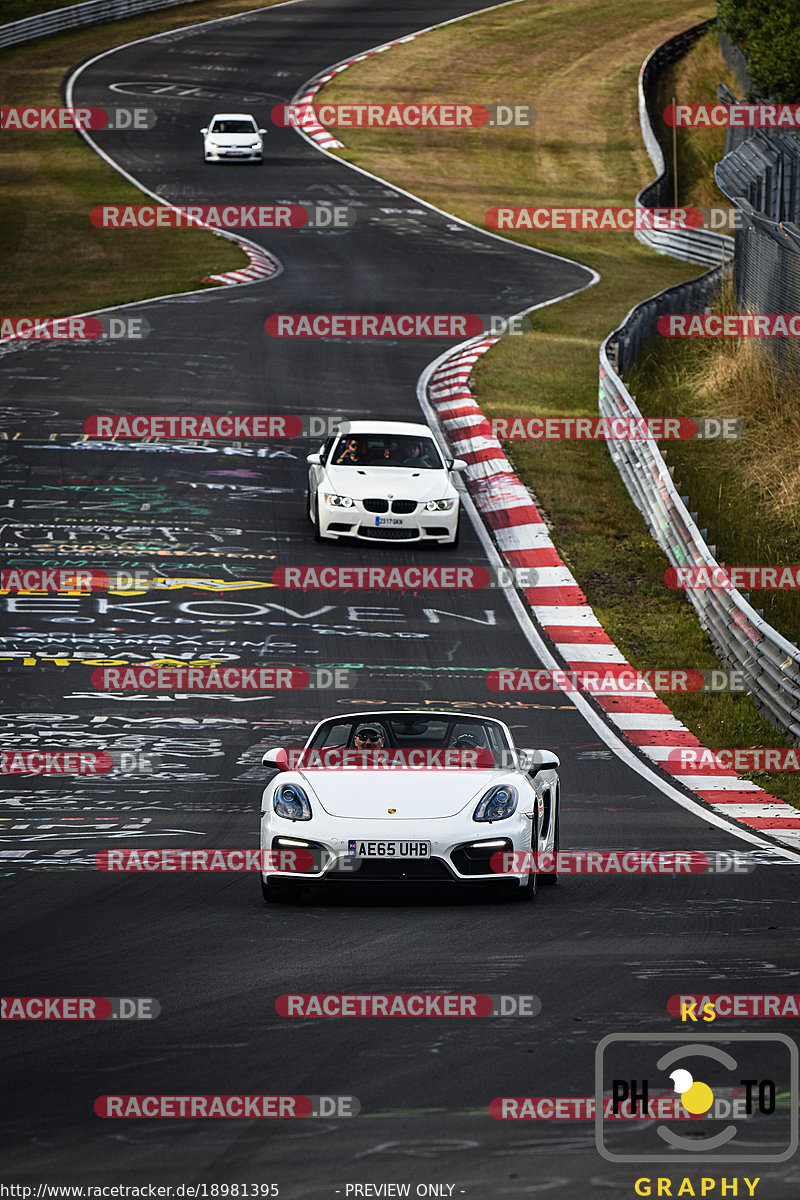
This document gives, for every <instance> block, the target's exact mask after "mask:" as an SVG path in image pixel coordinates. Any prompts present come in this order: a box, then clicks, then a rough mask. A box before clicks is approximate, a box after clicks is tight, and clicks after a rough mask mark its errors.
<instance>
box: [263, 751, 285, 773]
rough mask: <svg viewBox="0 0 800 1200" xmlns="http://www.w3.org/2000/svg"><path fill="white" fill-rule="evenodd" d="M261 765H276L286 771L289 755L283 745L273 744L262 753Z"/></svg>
mask: <svg viewBox="0 0 800 1200" xmlns="http://www.w3.org/2000/svg"><path fill="white" fill-rule="evenodd" d="M261 765H262V767H277V768H278V770H279V771H288V770H289V755H288V754H287V753H286V751H285V750H284V748H283V746H273V748H272V749H271V750H267V751H266V752H265V753H264V754H263V755H262V757H261Z"/></svg>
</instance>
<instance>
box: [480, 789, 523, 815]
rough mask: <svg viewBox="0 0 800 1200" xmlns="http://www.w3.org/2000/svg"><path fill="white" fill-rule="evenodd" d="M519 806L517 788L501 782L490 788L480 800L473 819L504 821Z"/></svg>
mask: <svg viewBox="0 0 800 1200" xmlns="http://www.w3.org/2000/svg"><path fill="white" fill-rule="evenodd" d="M516 807H517V789H516V788H514V787H511V785H510V784H499V785H498V786H496V787H493V788H490V789H489V791H488V792H486V794H485V795H484V796H482V797H481V799H480V801H479V802H478V807H477V808H476V809H475V812H474V813H473V814H472V819H473V821H502V820H503V819H504V817H510V816H511V814H512V813H513V812H514V811H515V810H516Z"/></svg>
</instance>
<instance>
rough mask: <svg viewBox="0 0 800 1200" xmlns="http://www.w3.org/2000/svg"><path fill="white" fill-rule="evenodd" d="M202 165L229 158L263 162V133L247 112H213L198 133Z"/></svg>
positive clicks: (264, 130)
mask: <svg viewBox="0 0 800 1200" xmlns="http://www.w3.org/2000/svg"><path fill="white" fill-rule="evenodd" d="M200 132H201V133H202V135H203V157H204V158H205V161H206V162H222V161H223V160H228V161H231V160H233V159H239V160H240V161H241V160H248V159H249V160H250V161H253V162H263V161H264V141H263V138H264V134H265V133H266V132H267V131H266V129H259V127H258V125H256V119H255V117H252V116H251V115H250V113H215V115H214V116H213V117H212V118H211V123H210V124H209V125H207V126H205V127H204V128H203V129H201V130H200Z"/></svg>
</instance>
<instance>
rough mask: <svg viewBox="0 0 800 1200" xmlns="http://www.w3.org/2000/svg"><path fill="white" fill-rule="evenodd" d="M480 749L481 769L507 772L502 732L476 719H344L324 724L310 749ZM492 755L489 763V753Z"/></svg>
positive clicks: (508, 749) (508, 751) (508, 750)
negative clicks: (504, 770) (481, 752)
mask: <svg viewBox="0 0 800 1200" xmlns="http://www.w3.org/2000/svg"><path fill="white" fill-rule="evenodd" d="M384 747H387V748H390V749H400V750H428V749H429V750H440V749H458V750H481V751H483V752H484V753H483V754H481V756H480V757H481V763H480V765H481V766H482V767H486V768H488V769H492V768H497V769H498V770H500V769H506V768H507V767H508V765H509V762H510V758H511V747H510V746H509V745H508V743H507V741H506V739H505V736H504V734H503V731H502V730H501V729H500V727H499V726H498V725H495V724H494V723H493V722H491V721H482V720H480V718H477V717H461V716H459V717H431V718H428V717H426V716H424V715H423V716H420V717H405V716H397V715H394V716H392V715H388V714H386V713H381V714H380V715H378V716H376V717H375V718H371V717H364V716H363V715H362V716H360V717H342V718H338V717H337V718H332V719H331V720H330V721H326V722H324V724H322V725H321V726H320V727H319V729H318V730H317V731H316V733H315V734H314V736H313V738H312V739H311V741H310V742H309V743H308V749H313V750H323V749H325V750H330V749H351V748H352V749H373V750H375V749H382V748H384ZM487 751H488V753H489V754H490V755H491V760H489V757H488V754H486V752H487Z"/></svg>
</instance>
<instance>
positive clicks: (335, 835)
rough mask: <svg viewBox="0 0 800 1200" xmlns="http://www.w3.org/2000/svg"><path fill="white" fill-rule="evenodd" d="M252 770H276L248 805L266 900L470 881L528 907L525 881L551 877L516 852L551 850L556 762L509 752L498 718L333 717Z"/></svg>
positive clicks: (543, 755) (555, 837)
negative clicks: (334, 887) (257, 831)
mask: <svg viewBox="0 0 800 1200" xmlns="http://www.w3.org/2000/svg"><path fill="white" fill-rule="evenodd" d="M262 762H263V764H264V765H265V766H270V767H273V768H275V770H276V771H277V774H276V775H275V776H274V778H273V779H272V780H271V781H270V783H268V784H267V786H266V787H265V789H264V792H263V795H262V798H261V850H262V851H263V852H270V853H268V854H265V857H264V861H263V863H262V867H263V871H262V874H261V890H262V894H263V896H264V899H265V900H267V901H273V900H284V899H290V898H293V897H297V896H299V895H301V894H302V893H303V892H304V891H305V890H306V889H308V888H309V887H311V886H313V885H318V884H324V883H330V882H336V883H346V884H349V885H355V884H358V883H362V884H364V885H367V884H380V883H389V884H400V885H403V884H413V883H417V884H427V885H436V884H462V885H476V884H479V885H485V886H488V887H491V888H492V889H493V890H494V892H495V893H497V892H498V891H499V892H506V893H507V894H508V895H511V896H518V897H519V898H520V899H532V898H533V897H534V895H535V893H536V885H537V880H538V882H542V883H554V882H555V880H556V875H555V874H554V873H548V874H543V873H542V872H541V871H538V872H537V869H536V862H535V859H534V858H533V856H532V855H531V853H530V852H531V851H533V852H538V853H544V852H550V853H552V852H555V851H557V850H558V844H559V832H558V827H559V807H560V796H559V779H558V773H557V768H558V766H559V760H558V757H557V756H556V755H555V754H552V753H550V752H549V751H547V750H521V749H517V747H516V746H515V745H514V742H513V739H512V737H511V732H510V730H509V729H508V726H507V725H504V724H503V722H502V721H498V720H495V719H494V718H491V717H473V716H465V715H464V714H463V713H454V712H431V711H428V710H419V711H418V710H413V709H412V710H406V709H403V710H398V711H384V710H380V711H374V712H361V713H348V714H346V715H344V714H342V715H338V716H334V717H328V718H327V719H326V720H324V721H321V722H320V723H319V724H318V725H317V726H316V728H315V729H314V730H313V732H312V734H311V736H310V737H309V739H308V741H307V743H306V745H305V746H304V747H303V748H302V749H299V748H298V749H296V750H287V749H286V748H285V747H275V748H273V749H271V750H268V751H267V752H266V753H265V755H264V757H263V759H262ZM548 865H549V866H553V865H554V862H553V861H552V860H551V861H550V863H549V864H548Z"/></svg>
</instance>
